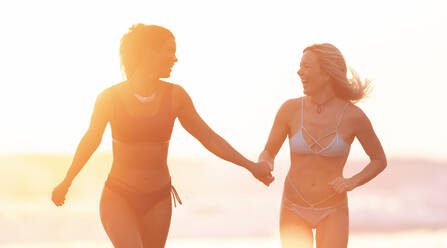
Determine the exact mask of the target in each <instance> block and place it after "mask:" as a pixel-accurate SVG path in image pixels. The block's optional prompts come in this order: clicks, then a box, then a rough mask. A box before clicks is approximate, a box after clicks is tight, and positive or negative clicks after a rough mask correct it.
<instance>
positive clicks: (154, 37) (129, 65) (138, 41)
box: [120, 23, 174, 79]
mask: <svg viewBox="0 0 447 248" xmlns="http://www.w3.org/2000/svg"><path fill="white" fill-rule="evenodd" d="M169 39H174V35H173V34H172V33H171V31H169V30H168V29H166V28H164V27H160V26H156V25H145V24H141V23H139V24H135V25H133V26H132V27H131V28H129V32H128V33H126V34H125V35H123V37H122V38H121V44H120V61H121V69H122V70H123V71H124V73H125V74H126V77H127V79H129V77H131V76H132V74H133V73H134V72H135V70H136V69H137V68H138V65H139V64H140V62H141V59H142V58H143V56H144V55H146V54H147V53H146V51H147V50H148V49H154V50H157V49H160V48H161V47H162V46H163V44H164V43H165V42H166V41H167V40H169Z"/></svg>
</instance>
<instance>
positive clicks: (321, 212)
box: [283, 198, 348, 228]
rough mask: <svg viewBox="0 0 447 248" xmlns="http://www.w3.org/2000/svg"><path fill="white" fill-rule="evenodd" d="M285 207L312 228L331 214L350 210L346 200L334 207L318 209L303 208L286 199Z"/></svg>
mask: <svg viewBox="0 0 447 248" xmlns="http://www.w3.org/2000/svg"><path fill="white" fill-rule="evenodd" d="M283 207H284V208H286V209H287V210H289V211H291V212H293V213H295V214H296V215H298V216H299V217H301V218H302V219H303V220H304V221H306V222H307V224H309V226H310V227H312V228H316V227H317V226H318V225H319V224H320V223H321V221H323V220H324V219H325V218H326V217H328V216H329V215H330V214H332V213H334V212H335V211H338V210H341V209H345V208H348V201H347V200H346V199H345V200H343V201H340V202H339V203H336V204H335V205H333V206H329V207H324V208H316V207H303V206H301V205H298V204H296V203H294V202H292V201H290V200H289V199H287V198H285V199H284V201H283Z"/></svg>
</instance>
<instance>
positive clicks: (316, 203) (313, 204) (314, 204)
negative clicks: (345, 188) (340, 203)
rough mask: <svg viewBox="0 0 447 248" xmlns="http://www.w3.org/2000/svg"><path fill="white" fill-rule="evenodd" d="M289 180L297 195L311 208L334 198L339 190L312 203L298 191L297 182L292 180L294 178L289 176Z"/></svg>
mask: <svg viewBox="0 0 447 248" xmlns="http://www.w3.org/2000/svg"><path fill="white" fill-rule="evenodd" d="M287 181H288V183H289V184H290V186H292V188H293V190H294V191H295V193H296V195H297V196H298V197H299V198H301V200H303V201H304V202H305V203H306V204H307V205H309V207H311V208H315V207H316V206H318V205H320V204H321V203H323V202H325V201H328V200H330V199H332V198H333V197H334V196H335V195H337V192H334V193H332V194H331V195H329V196H328V197H326V198H324V199H322V200H320V201H318V202H314V203H310V202H308V201H307V200H306V199H304V197H303V195H302V194H301V193H300V192H299V191H298V189H297V188H296V187H295V184H294V183H293V182H292V180H291V179H290V178H289V176H287Z"/></svg>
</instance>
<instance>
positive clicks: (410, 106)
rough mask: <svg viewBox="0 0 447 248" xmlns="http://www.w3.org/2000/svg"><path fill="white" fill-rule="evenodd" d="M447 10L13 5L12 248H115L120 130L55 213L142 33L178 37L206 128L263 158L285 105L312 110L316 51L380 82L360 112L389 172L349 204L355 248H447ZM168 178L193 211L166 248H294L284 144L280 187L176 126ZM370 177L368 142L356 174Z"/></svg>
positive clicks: (4, 173) (429, 5) (337, 5)
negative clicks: (128, 49) (304, 60)
mask: <svg viewBox="0 0 447 248" xmlns="http://www.w3.org/2000/svg"><path fill="white" fill-rule="evenodd" d="M445 10H446V4H445V3H444V2H443V1H424V2H421V1H392V2H387V1H370V2H359V1H303V2H301V1H275V3H273V2H271V1H225V2H224V1H222V2H212V1H163V2H162V1H108V2H106V1H94V2H88V1H76V2H68V1H65V2H64V1H38V2H35V1H14V2H12V1H4V2H1V3H0V32H1V34H2V39H1V40H0V44H1V45H0V54H1V56H0V68H1V69H0V70H1V72H2V73H1V74H0V79H1V83H0V105H1V106H2V108H1V110H2V114H1V122H0V186H1V187H0V196H1V198H0V233H1V234H0V248H12V247H32V248H34V247H95V248H96V247H98V248H99V247H112V246H111V244H109V241H108V239H107V236H106V235H105V233H104V231H103V229H102V226H101V224H100V220H99V195H100V192H101V190H102V186H103V183H104V181H105V178H106V176H107V173H108V170H109V169H110V165H111V162H112V156H111V137H110V129H109V128H108V129H107V130H106V133H105V135H104V138H103V142H102V144H101V146H100V148H99V149H98V151H97V152H96V153H95V154H94V155H93V157H92V159H91V160H90V161H89V162H88V163H87V165H86V167H85V168H84V169H83V171H82V172H81V173H80V174H79V176H78V177H77V178H76V180H75V182H74V183H73V186H72V187H71V190H70V192H69V195H68V200H67V202H66V205H65V206H64V207H62V208H56V207H55V206H54V205H52V203H51V202H50V193H51V190H52V188H53V187H54V186H55V185H56V184H57V183H58V182H59V181H60V180H61V179H62V178H63V176H64V174H65V172H66V170H67V169H68V166H69V165H70V162H71V159H72V156H73V154H74V151H75V149H76V146H77V144H78V142H79V140H80V139H81V137H82V135H83V134H84V132H85V131H86V130H87V127H88V124H89V119H90V115H91V113H92V110H93V104H94V101H95V99H96V96H97V95H98V94H99V93H100V92H101V91H102V90H103V89H105V88H107V87H109V86H111V85H113V84H115V83H118V82H120V81H122V80H124V77H123V74H122V73H121V71H120V64H119V54H118V49H119V44H120V43H119V41H120V39H121V36H122V35H123V34H124V33H126V32H127V30H128V28H129V27H130V26H131V25H132V24H136V23H145V24H156V25H161V26H164V27H166V28H168V29H170V30H171V31H172V32H173V33H174V35H175V37H176V42H177V57H178V59H179V61H178V62H177V63H176V65H175V66H174V69H173V72H172V74H171V77H170V78H169V79H168V81H170V82H173V83H177V84H180V85H182V86H183V87H184V88H185V89H186V90H187V91H188V93H189V94H190V95H191V97H192V99H193V101H194V103H195V106H196V108H197V110H198V112H199V114H200V115H201V116H202V118H203V119H204V120H205V121H206V122H207V123H208V124H209V125H210V126H211V127H212V128H213V129H214V130H215V131H216V132H217V133H219V134H220V135H221V136H223V137H224V138H225V139H227V140H228V141H229V142H230V143H231V144H232V145H233V146H234V147H235V148H236V149H238V150H239V151H240V152H241V153H243V154H244V155H246V156H247V157H248V158H250V159H253V160H254V159H256V158H257V156H258V154H259V152H260V151H261V150H262V149H263V147H264V145H265V142H266V140H267V136H268V133H269V131H270V128H271V125H272V123H273V118H274V116H275V114H276V111H277V110H278V109H279V107H280V106H281V104H282V103H283V102H284V101H286V100H287V99H290V98H295V97H299V96H302V95H303V93H302V87H301V82H300V80H299V78H298V76H297V74H296V72H297V70H298V69H299V61H300V59H301V53H302V50H303V49H304V48H305V47H307V46H309V45H311V44H313V43H322V42H329V43H332V44H334V45H335V46H337V47H338V48H339V49H340V50H341V52H342V53H343V54H344V56H345V58H346V61H347V63H348V65H350V66H351V67H353V68H354V69H356V70H357V71H358V72H359V74H360V75H361V76H362V77H366V78H369V79H373V82H372V85H373V87H374V88H373V91H372V93H371V95H370V97H368V98H366V99H365V100H363V101H362V102H360V103H359V104H358V106H360V107H361V108H362V109H363V110H364V111H365V113H366V114H367V115H368V117H369V118H370V119H371V122H372V123H373V126H374V129H375V131H376V133H377V135H378V136H379V138H380V139H381V141H382V145H383V147H384V148H385V151H386V153H387V156H388V159H389V162H388V164H389V166H388V168H387V169H386V170H385V171H384V172H383V173H382V174H380V175H379V176H378V177H377V178H376V179H374V180H373V181H371V182H370V183H369V184H366V185H364V186H362V187H360V188H358V189H355V190H354V191H352V192H350V194H349V206H350V211H351V213H350V214H351V215H350V222H351V224H350V228H351V235H350V244H349V247H360V246H361V247H396V246H399V247H400V246H405V247H421V246H423V247H447V214H446V213H445V209H446V208H447V199H446V197H445V196H444V195H445V194H444V192H443V189H446V188H447V183H446V182H445V180H443V179H444V178H445V176H446V175H447V152H446V147H447V146H446V140H447V132H445V131H444V129H445V126H447V117H446V115H445V114H444V112H445V110H444V109H445V107H446V106H447V100H446V98H445V92H446V90H447V85H446V83H447V80H446V77H445V76H444V71H445V69H444V67H445V58H446V57H447V48H446V47H445V44H446V42H447V33H446V32H444V31H442V30H444V29H445V25H446V24H447V17H446V16H445V14H444V13H445ZM169 153H170V157H169V166H170V169H171V174H172V178H173V183H174V185H175V186H176V188H177V190H178V191H179V193H180V195H181V197H182V200H183V201H184V205H183V206H181V207H178V208H176V209H174V211H173V219H172V225H171V230H170V234H169V238H168V243H167V247H171V248H177V247H255V246H256V247H280V244H279V234H278V232H279V230H278V220H279V206H280V199H281V192H282V187H283V181H284V177H285V175H286V173H287V171H288V169H289V158H288V153H289V148H288V145H287V144H285V145H284V146H283V148H282V149H281V151H280V153H279V155H278V157H277V162H276V169H275V172H274V174H275V177H276V181H275V182H274V183H273V184H272V185H271V187H270V188H266V187H264V186H263V185H262V184H260V183H258V182H257V181H255V180H254V179H252V177H251V175H250V174H249V173H248V172H247V171H245V170H242V169H240V168H238V167H237V166H235V165H232V164H230V163H228V162H225V161H222V160H219V159H218V158H216V157H214V156H213V155H212V154H211V153H209V152H208V151H206V149H205V148H203V147H202V146H201V145H200V143H199V142H198V141H196V140H194V138H192V136H190V135H189V134H188V133H187V132H186V131H184V129H182V127H181V125H179V123H178V122H177V123H176V125H175V127H174V132H173V135H172V139H171V143H170V152H169ZM367 163H368V158H367V156H366V154H365V153H364V152H363V150H362V149H361V146H360V145H359V143H358V142H357V141H355V142H354V143H353V145H352V150H351V154H350V157H349V159H348V163H347V166H346V170H345V176H350V175H352V174H354V173H356V172H357V171H359V170H361V169H362V168H363V167H364V166H365V165H366V164H367Z"/></svg>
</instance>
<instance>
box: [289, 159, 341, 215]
mask: <svg viewBox="0 0 447 248" xmlns="http://www.w3.org/2000/svg"><path fill="white" fill-rule="evenodd" d="M347 158H348V154H346V155H343V156H340V157H324V156H321V155H318V154H304V155H303V154H295V153H294V152H291V153H290V160H291V166H290V170H289V172H288V175H287V179H286V182H285V184H284V196H285V197H287V199H289V200H290V201H292V202H294V203H296V204H298V205H301V206H303V207H310V206H309V205H308V204H307V203H306V202H304V201H303V200H302V199H301V198H300V197H299V196H298V195H297V193H296V192H295V190H294V189H293V188H292V187H291V186H290V184H289V183H288V182H287V180H292V182H293V184H294V185H295V187H296V189H297V190H298V191H299V193H300V194H301V195H302V197H303V198H304V199H305V200H306V201H307V202H309V203H312V204H313V203H317V202H320V201H322V200H325V199H327V200H325V201H323V202H321V204H318V205H316V206H315V207H318V208H319V207H329V206H332V205H334V204H336V203H338V202H340V201H342V200H344V199H345V198H346V196H347V194H346V193H342V194H335V195H334V193H335V191H334V190H333V188H332V186H331V185H330V184H329V182H331V181H332V180H334V179H335V178H337V177H343V168H344V166H345V163H346V159H347ZM332 195H333V197H331V196H332ZM329 197H331V198H330V199H328V198H329Z"/></svg>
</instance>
